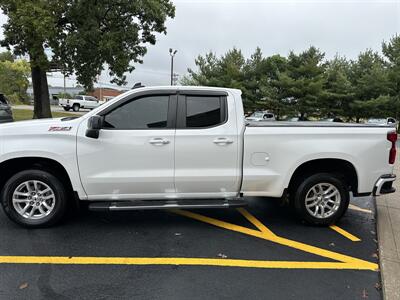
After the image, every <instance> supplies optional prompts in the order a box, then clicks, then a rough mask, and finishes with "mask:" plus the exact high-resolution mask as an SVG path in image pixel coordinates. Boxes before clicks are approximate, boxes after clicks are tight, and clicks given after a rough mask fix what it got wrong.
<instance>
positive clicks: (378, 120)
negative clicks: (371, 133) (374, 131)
mask: <svg viewBox="0 0 400 300" xmlns="http://www.w3.org/2000/svg"><path fill="white" fill-rule="evenodd" d="M367 123H368V124H385V125H389V126H393V127H397V125H398V124H399V121H397V120H396V119H395V118H391V117H389V118H386V119H385V118H376V119H374V118H371V119H368V121H367Z"/></svg>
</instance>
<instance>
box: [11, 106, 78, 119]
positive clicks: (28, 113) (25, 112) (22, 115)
mask: <svg viewBox="0 0 400 300" xmlns="http://www.w3.org/2000/svg"><path fill="white" fill-rule="evenodd" d="M51 114H52V116H53V118H61V117H79V116H80V115H77V114H72V113H63V112H52V113H51ZM13 116H14V121H23V120H32V118H33V111H32V110H29V109H13Z"/></svg>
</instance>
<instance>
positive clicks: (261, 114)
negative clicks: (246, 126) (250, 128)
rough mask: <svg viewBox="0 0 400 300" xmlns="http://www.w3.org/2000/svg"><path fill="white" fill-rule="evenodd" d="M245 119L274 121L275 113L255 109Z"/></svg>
mask: <svg viewBox="0 0 400 300" xmlns="http://www.w3.org/2000/svg"><path fill="white" fill-rule="evenodd" d="M246 120H247V121H275V115H274V114H273V113H271V112H269V111H256V112H254V113H252V114H251V116H250V117H247V118H246Z"/></svg>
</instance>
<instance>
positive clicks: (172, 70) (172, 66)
mask: <svg viewBox="0 0 400 300" xmlns="http://www.w3.org/2000/svg"><path fill="white" fill-rule="evenodd" d="M176 52H178V50H172V48H169V55H170V56H171V85H174V57H175V54H176Z"/></svg>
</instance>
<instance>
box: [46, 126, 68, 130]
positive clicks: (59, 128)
mask: <svg viewBox="0 0 400 300" xmlns="http://www.w3.org/2000/svg"><path fill="white" fill-rule="evenodd" d="M71 129H72V127H71V126H51V127H50V128H49V131H70V130H71Z"/></svg>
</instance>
